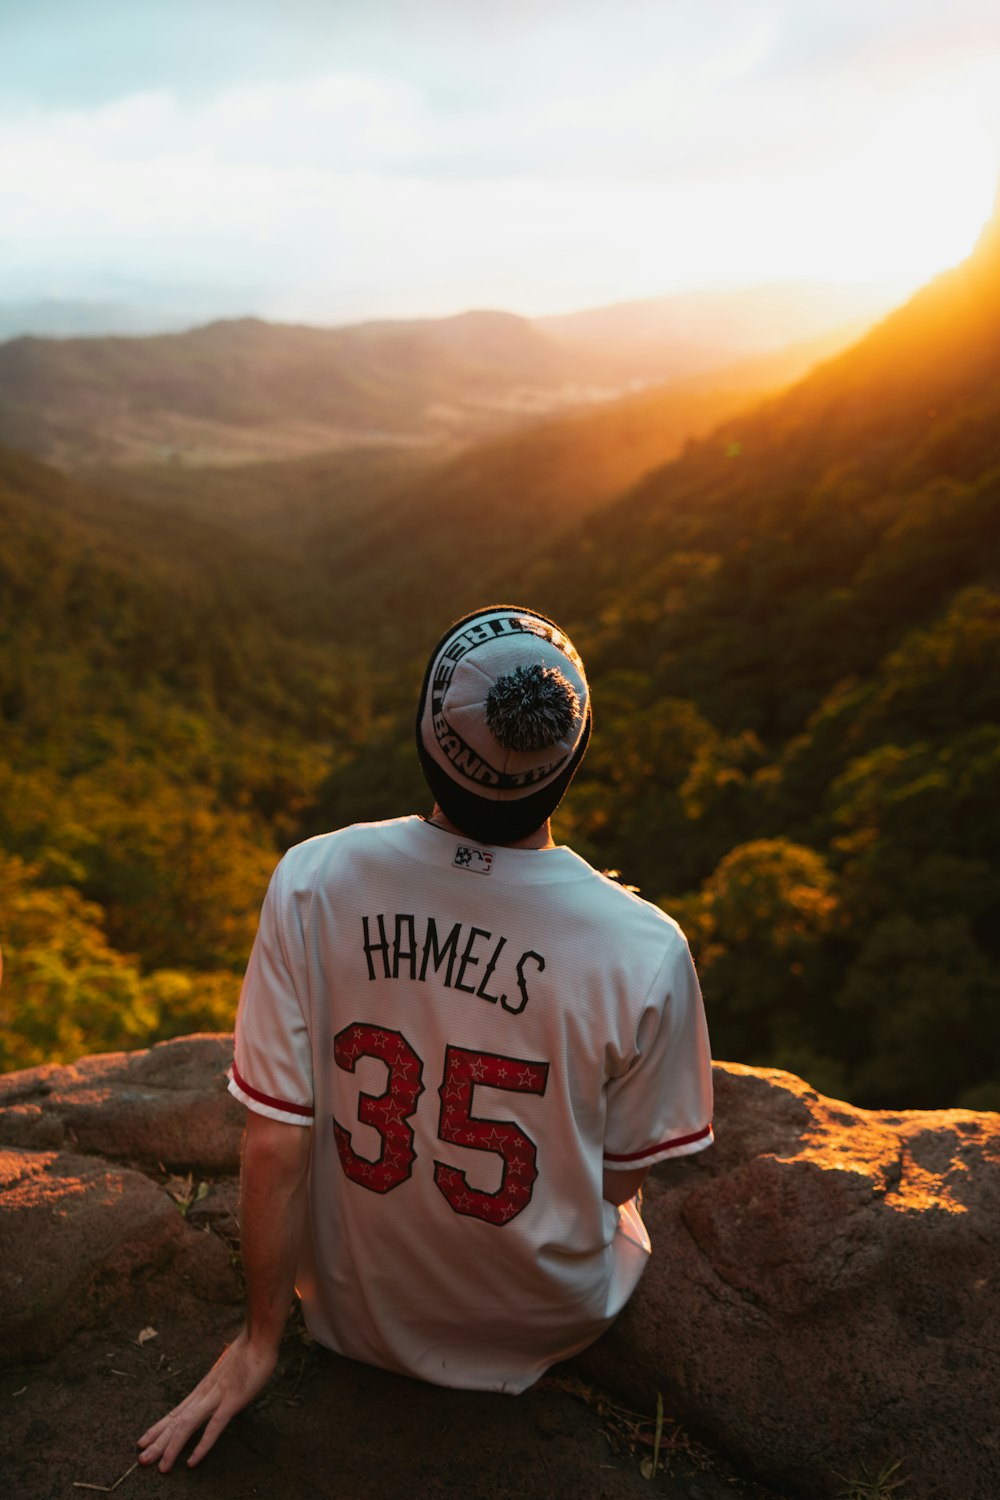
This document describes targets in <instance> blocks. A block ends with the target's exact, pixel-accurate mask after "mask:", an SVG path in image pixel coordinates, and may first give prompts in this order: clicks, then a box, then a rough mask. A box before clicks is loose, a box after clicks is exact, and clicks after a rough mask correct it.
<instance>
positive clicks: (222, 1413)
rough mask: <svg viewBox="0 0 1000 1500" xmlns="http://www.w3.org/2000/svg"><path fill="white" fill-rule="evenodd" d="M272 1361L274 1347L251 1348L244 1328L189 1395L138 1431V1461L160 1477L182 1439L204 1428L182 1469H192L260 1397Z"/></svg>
mask: <svg viewBox="0 0 1000 1500" xmlns="http://www.w3.org/2000/svg"><path fill="white" fill-rule="evenodd" d="M277 1359H278V1350H277V1346H275V1347H271V1346H269V1345H265V1346H263V1347H260V1346H255V1345H252V1344H251V1343H250V1340H249V1337H248V1335H247V1331H246V1329H245V1328H243V1329H241V1331H240V1333H239V1335H238V1336H237V1337H236V1338H235V1339H234V1340H233V1342H232V1343H231V1344H230V1345H229V1347H228V1349H226V1350H225V1351H224V1352H223V1354H222V1355H220V1357H219V1358H218V1359H217V1360H216V1362H215V1364H214V1365H213V1366H212V1368H211V1369H210V1370H209V1372H208V1374H207V1375H206V1376H205V1378H204V1380H201V1381H199V1382H198V1384H197V1385H196V1386H195V1388H194V1390H193V1391H192V1392H191V1394H190V1395H189V1396H185V1398H184V1400H183V1401H182V1402H181V1403H180V1405H179V1406H175V1407H174V1409H173V1411H170V1412H168V1413H167V1415H166V1416H165V1417H161V1419H160V1420H159V1422H156V1423H154V1425H153V1426H152V1427H150V1429H149V1431H148V1432H144V1433H143V1435H142V1437H141V1438H140V1439H139V1447H140V1448H141V1449H142V1452H141V1453H140V1455H139V1462H140V1463H141V1464H154V1463H156V1462H157V1461H158V1462H159V1466H160V1473H161V1474H166V1473H167V1472H168V1471H169V1470H170V1469H172V1468H173V1464H174V1459H175V1458H176V1457H177V1455H178V1454H179V1453H180V1451H181V1449H182V1448H183V1447H184V1444H185V1443H186V1442H187V1440H188V1438H189V1437H191V1435H192V1434H193V1433H194V1432H197V1430H198V1428H199V1427H201V1426H203V1425H204V1426H205V1431H204V1432H203V1433H202V1435H201V1440H200V1442H199V1443H198V1446H197V1447H196V1448H195V1450H194V1452H193V1453H192V1454H191V1457H190V1458H189V1459H188V1467H189V1468H194V1466H195V1464H196V1463H199V1462H200V1461H201V1459H203V1458H204V1456H205V1454H206V1453H207V1452H208V1450H209V1449H210V1448H211V1447H212V1445H213V1444H214V1442H215V1440H216V1438H217V1437H218V1436H219V1433H220V1432H221V1431H222V1430H223V1428H224V1427H226V1426H227V1425H228V1423H229V1421H230V1419H231V1418H232V1417H235V1415H236V1413H237V1412H238V1411H242V1410H243V1408H244V1406H247V1405H248V1404H249V1403H250V1402H251V1401H252V1400H253V1399H254V1397H255V1396H259V1395H260V1393H261V1391H262V1390H263V1389H264V1387H265V1385H266V1384H267V1382H268V1381H269V1380H270V1378H271V1374H272V1372H273V1370H274V1367H275V1364H276V1363H277ZM206 1424H207V1425H206Z"/></svg>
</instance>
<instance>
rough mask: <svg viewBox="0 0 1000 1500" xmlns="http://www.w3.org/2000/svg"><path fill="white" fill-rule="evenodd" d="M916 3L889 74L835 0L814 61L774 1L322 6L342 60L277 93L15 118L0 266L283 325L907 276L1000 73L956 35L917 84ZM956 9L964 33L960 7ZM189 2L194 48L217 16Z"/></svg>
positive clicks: (982, 142) (246, 92) (271, 87)
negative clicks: (254, 307)
mask: <svg viewBox="0 0 1000 1500" xmlns="http://www.w3.org/2000/svg"><path fill="white" fill-rule="evenodd" d="M297 3H298V6H299V12H300V13H302V14H307V13H309V12H310V6H309V5H308V4H306V3H305V0H297ZM913 4H914V12H915V15H916V19H917V22H919V25H917V26H916V30H915V32H914V33H913V34H911V33H909V32H907V33H906V36H907V39H908V41H909V44H910V45H909V47H908V49H907V48H906V47H903V46H902V43H900V47H899V50H900V52H901V54H903V58H904V63H903V64H902V65H901V66H900V69H899V71H898V72H894V71H892V69H891V68H889V66H888V63H887V62H886V61H885V59H886V57H887V56H888V54H887V50H886V49H887V46H888V43H887V39H886V37H885V36H884V35H883V34H882V33H881V32H879V30H878V27H877V26H873V25H872V24H870V23H868V22H865V25H864V26H862V20H861V18H862V9H861V8H860V7H859V6H857V5H854V4H851V3H847V4H843V5H839V4H838V5H837V6H833V5H830V4H826V3H818V4H817V6H816V7H815V12H814V14H815V16H816V26H817V27H818V34H819V37H820V40H821V42H824V43H828V44H829V45H828V48H827V49H826V50H825V51H824V48H823V47H822V46H819V47H818V46H817V44H816V40H815V35H814V33H813V32H811V31H807V30H805V29H803V25H802V23H801V20H799V19H796V18H798V17H801V14H802V12H801V10H796V9H794V7H793V8H790V7H789V5H788V3H787V0H782V3H779V0H772V3H770V4H763V3H762V4H758V5H753V6H746V5H743V4H737V3H735V0H717V3H712V4H708V3H702V0H699V3H698V4H697V5H693V4H690V3H689V0H679V3H678V5H677V6H676V7H675V6H664V5H660V4H652V3H645V0H631V3H626V4H623V5H622V6H621V7H616V8H614V17H613V18H611V19H609V17H610V15H611V11H612V8H611V7H607V6H598V5H593V4H589V3H585V0H580V3H579V5H578V6H576V7H573V6H570V5H568V4H562V3H560V4H558V5H552V4H550V5H548V6H528V5H527V4H523V5H514V6H513V7H504V8H503V10H502V13H501V12H499V11H496V10H495V9H493V8H491V10H490V14H489V16H487V15H486V14H485V12H484V13H482V14H480V13H479V12H476V13H475V20H474V23H473V22H470V23H468V24H466V25H465V26H464V27H463V25H461V24H459V23H460V20H461V17H462V16H463V15H466V14H467V13H468V12H467V8H466V7H464V6H459V5H457V0H456V3H453V0H448V3H445V0H435V3H434V4H431V5H430V8H429V9H428V10H422V9H421V8H420V7H419V6H416V7H410V6H407V5H406V4H404V3H403V0H396V3H394V4H392V5H389V4H381V5H376V6H375V7H374V9H373V10H372V11H370V12H369V10H368V9H367V8H366V9H365V10H364V16H365V17H366V18H367V19H366V20H365V21H364V24H363V25H362V24H361V23H359V25H358V29H357V30H356V32H351V31H350V28H349V27H348V26H347V24H346V22H345V20H344V14H345V13H344V12H343V11H342V10H340V11H338V7H337V6H336V5H335V4H332V5H331V6H329V7H327V8H326V10H325V11H324V12H323V13H324V14H325V15H327V16H330V15H333V16H334V19H336V20H337V23H338V25H339V27H340V31H339V33H338V35H339V36H340V38H341V40H342V43H343V45H342V46H341V47H340V53H341V54H342V56H341V57H340V59H339V62H338V65H337V66H335V67H331V66H329V65H325V66H324V63H325V62H326V57H325V53H324V55H323V56H320V57H319V58H318V60H317V61H316V62H315V63H314V65H313V67H312V68H311V69H309V70H307V71H304V72H301V71H300V72H299V73H297V74H296V76H294V77H292V76H279V74H280V67H278V64H279V63H281V58H280V57H279V58H278V59H277V62H276V70H277V71H276V72H275V73H274V74H267V73H266V72H265V73H264V74H263V75H260V74H258V75H257V76H253V77H245V78H237V79H230V80H228V81H227V82H226V83H225V85H224V86H219V87H216V88H213V89H211V90H207V91H202V92H197V91H196V92H194V93H188V92H184V91H183V90H182V89H178V88H175V87H172V86H169V87H168V86H161V87H156V88H148V89H145V90H143V91H139V92H132V93H128V94H125V95H123V96H121V97H115V98H112V99H108V100H106V101H105V102H103V103H101V104H98V105H95V106H90V105H88V106H86V107H84V106H77V107H73V108H67V107H62V108H58V109H51V108H43V107H41V106H39V105H35V106H33V107H31V108H26V107H24V106H15V105H14V104H12V103H10V102H9V101H8V104H7V106H6V109H5V111H4V112H0V184H2V189H0V192H2V202H0V270H3V271H5V272H9V271H10V268H12V267H14V266H17V265H20V266H21V267H22V268H24V267H25V266H31V267H34V268H35V271H36V272H37V277H38V278H39V288H38V289H39V290H42V291H44V290H45V287H44V286H43V285H42V282H43V281H44V280H45V279H46V278H48V283H49V284H50V285H51V283H52V281H53V279H54V278H55V277H56V274H57V272H58V273H59V275H60V278H61V281H60V284H61V285H65V274H66V271H67V267H72V268H74V270H75V272H76V273H78V274H79V275H81V276H83V275H84V274H85V273H87V274H90V275H92V276H96V275H97V273H98V272H99V271H103V272H108V271H109V270H114V271H117V272H119V273H125V272H129V273H131V274H133V275H135V274H140V273H141V274H142V275H144V276H146V277H147V278H149V279H152V280H154V281H155V280H159V281H162V282H166V281H174V282H177V281H180V280H189V281H190V280H197V281H200V282H203V281H205V280H211V279H213V278H216V279H219V280H220V281H225V282H226V283H229V282H230V281H231V280H232V279H233V277H237V276H238V278H239V281H240V283H241V284H254V285H257V286H259V287H262V288H269V289H270V290H269V291H268V292H266V294H262V300H261V302H260V303H259V305H258V310H260V311H263V312H272V313H273V312H275V311H282V312H284V313H286V314H288V315H291V314H294V315H296V316H301V317H309V316H313V317H320V316H329V317H349V316H355V315H357V316H361V315H363V314H365V313H368V312H371V311H375V310H378V311H398V312H404V311H442V310H452V309H456V310H457V309H458V308H459V307H461V306H465V305H469V304H470V303H478V304H480V305H482V304H484V303H488V304H491V305H500V306H511V307H516V308H523V309H530V310H539V311H540V310H544V309H547V308H552V309H555V308H557V307H566V306H574V305H584V304H586V303H588V302H596V301H599V300H610V299H612V298H618V297H623V296H630V295H645V294H650V293H654V292H657V291H661V290H666V289H668V288H669V287H671V286H677V285H694V284H699V283H707V282H709V281H719V280H727V281H730V282H733V281H738V280H743V281H750V280H754V279H763V278H767V277H768V276H773V277H779V276H786V275H795V274H799V275H808V274H816V275H824V276H826V275H836V274H838V271H839V273H840V274H842V275H843V276H845V277H864V276H865V275H868V276H871V277H875V276H883V275H887V274H891V273H892V271H893V269H895V271H896V274H897V275H898V276H899V277H901V278H903V279H904V280H906V279H909V280H910V281H911V282H912V283H915V281H916V280H917V279H919V277H920V275H921V274H927V273H929V271H930V270H932V269H934V268H935V267H936V266H937V265H941V264H944V263H946V262H947V260H948V259H957V258H958V256H959V255H960V254H961V253H963V251H964V249H966V248H967V247H968V244H969V243H971V240H972V239H973V238H974V235H975V231H976V229H977V228H978V223H979V220H980V218H981V217H985V214H986V212H987V211H988V208H989V203H990V200H991V198H992V192H993V186H994V179H995V174H996V171H997V166H998V165H1000V163H998V160H997V142H998V141H1000V56H998V54H997V53H993V52H990V51H989V50H988V49H987V50H983V49H977V48H976V47H975V46H974V45H973V42H974V37H973V33H972V31H971V30H969V29H968V27H967V28H966V30H965V31H962V37H963V42H962V45H961V46H959V45H958V44H957V43H956V44H955V45H954V47H953V48H952V49H951V50H950V51H948V50H947V49H945V48H942V50H941V52H940V54H939V66H938V67H937V68H936V69H933V68H932V67H931V63H932V61H933V51H932V49H931V47H930V42H931V40H932V39H933V37H934V36H937V35H939V33H940V29H941V23H940V21H939V19H938V20H935V17H934V15H932V14H931V12H930V10H929V8H928V7H927V5H926V3H925V0H913ZM955 6H956V7H957V15H958V20H959V21H961V22H962V24H963V25H965V24H966V23H968V26H971V20H970V17H972V16H973V14H974V13H978V9H979V7H977V5H976V4H974V3H973V0H955ZM888 8H889V9H893V10H895V0H889V4H888ZM322 9H323V7H320V10H322ZM146 10H147V7H145V5H142V6H140V7H139V11H138V12H137V14H140V13H145V12H146ZM181 11H182V12H183V14H184V15H185V16H187V18H188V21H190V18H191V16H192V15H193V14H194V12H192V11H190V8H189V7H187V6H186V5H182V6H181ZM351 13H352V14H357V15H361V14H362V12H360V11H358V12H353V11H352V12H351ZM205 14H206V20H205V27H206V35H205V37H204V39H203V48H205V47H207V48H209V49H210V48H211V46H212V45H213V42H214V41H217V40H218V39H217V37H216V34H215V32H214V31H213V30H212V26H213V18H215V20H217V19H218V16H219V15H220V14H221V12H220V11H219V9H218V6H217V5H214V4H208V6H207V10H206V13H205ZM230 14H231V12H230ZM250 14H251V16H252V17H257V18H258V19H259V16H260V14H261V10H260V7H259V6H256V7H255V6H251V8H250ZM274 14H277V12H276V11H275V12H274ZM864 14H865V15H867V14H868V12H867V11H865V12H864ZM935 14H936V13H935ZM679 16H680V17H681V18H682V21H683V24H680V22H679V21H678V17H679ZM372 17H374V19H372ZM388 17H391V18H392V19H393V20H394V22H395V23H397V29H396V30H395V31H393V34H392V37H391V38H389V39H387V38H386V37H385V36H384V35H382V33H380V31H379V26H380V25H381V26H382V27H383V31H384V24H385V22H386V19H387V18H388ZM421 17H423V21H421ZM484 28H485V29H484ZM959 30H961V26H960V27H959ZM267 34H269V33H267V32H266V28H265V30H263V31H261V32H260V35H259V36H258V42H260V39H261V37H266V35H267ZM324 35H326V33H324ZM380 36H381V38H382V39H381V42H380V41H379V37H380ZM415 39H416V41H417V42H418V43H419V45H416V46H415V47H414V48H413V49H412V50H408V48H409V43H410V42H411V41H414V40H415ZM245 40H246V38H245V37H244V41H245ZM261 45H262V43H261ZM296 48H297V49H298V51H297V52H296V56H298V55H299V53H300V52H301V38H299V39H298V40H297V42H296ZM235 50H236V52H237V53H239V52H240V48H239V47H237V48H236V49H235ZM327 50H328V49H327ZM404 53H405V61H400V60H399V59H400V58H402V57H403V54H404ZM873 58H878V59H882V62H881V63H880V64H879V65H878V66H876V65H875V63H874V62H873V61H872V59H873ZM285 61H286V62H287V58H286V59H285ZM394 63H395V65H392V64H394ZM348 64H350V65H348ZM377 64H380V65H377ZM980 205H981V207H980ZM977 214H978V215H979V217H978V218H977ZM949 236H950V238H949ZM921 256H922V257H923V259H921ZM22 280H23V278H22ZM265 304H266V305H265Z"/></svg>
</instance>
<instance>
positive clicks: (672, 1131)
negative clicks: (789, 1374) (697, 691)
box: [230, 817, 712, 1391]
mask: <svg viewBox="0 0 1000 1500" xmlns="http://www.w3.org/2000/svg"><path fill="white" fill-rule="evenodd" d="M230 1089H231V1091H232V1092H233V1093H234V1094H235V1095H236V1097H237V1098H238V1099H241V1100H242V1101H243V1103H244V1104H246V1105H247V1106H248V1107H249V1108H250V1109H253V1110H257V1111H259V1112H260V1113H261V1114H264V1115H267V1116H269V1117H270V1118H272V1119H275V1120H285V1121H289V1122H291V1123H293V1124H300V1125H309V1124H311V1125H313V1126H314V1137H313V1155H312V1162H311V1167H310V1178H309V1183H310V1186H309V1192H310V1215H309V1232H308V1233H307V1236H306V1241H307V1243H306V1245H305V1247H304V1251H303V1256H302V1263H301V1265H300V1267H299V1274H298V1277H297V1289H298V1291H299V1295H300V1297H301V1299H302V1305H303V1311H304V1315H305V1320H306V1324H307V1326H308V1328H309V1330H310V1332H311V1333H312V1334H313V1335H314V1337H315V1338H317V1339H318V1340H319V1341H320V1342H321V1343H323V1344H326V1345H328V1346H329V1347H330V1348H331V1349H335V1350H337V1351H339V1352H340V1353H342V1354H345V1355H349V1356H350V1357H351V1358H353V1359H359V1360H363V1361H365V1362H366V1363H368V1364H373V1365H379V1366H382V1367H383V1368H386V1369H391V1370H397V1371H401V1372H402V1373H404V1374H408V1375H415V1376H417V1377H419V1378H420V1379H423V1380H428V1381H433V1382H435V1383H437V1384H440V1385H451V1386H464V1387H470V1388H479V1389H485V1390H498V1391H519V1390H523V1389H524V1388H525V1387H526V1386H528V1385H530V1384H531V1383H532V1382H533V1381H534V1380H536V1379H537V1378H538V1377H539V1375H541V1373H542V1372H543V1371H544V1370H545V1369H546V1368H547V1367H548V1366H549V1365H550V1364H553V1363H554V1362H555V1361H557V1360H560V1359H563V1358H566V1357H568V1356H569V1355H571V1354H573V1353H575V1352H577V1351H578V1350H579V1349H582V1348H584V1347H585V1346H586V1345H587V1344H589V1343H590V1342H591V1341H592V1340H593V1339H595V1338H596V1337H597V1336H598V1335H599V1334H600V1333H602V1332H603V1331H604V1329H605V1328H606V1327H607V1326H608V1324H609V1323H610V1322H611V1321H612V1319H613V1318H614V1317H615V1316H616V1314H617V1313H618V1312H619V1311H620V1310H621V1308H622V1307H623V1306H624V1304H625V1302H626V1300H627V1299H628V1297H629V1295H630V1294H631V1292H632V1290H633V1288H634V1287H635V1284H636V1282H637V1281H638V1279H639V1276H640V1275H641V1272H642V1270H643V1267H644V1265H645V1262H646V1258H647V1256H648V1254H649V1240H648V1237H647V1236H646V1232H645V1228H644V1226H643V1224H642V1220H641V1219H640V1217H639V1214H638V1210H637V1208H636V1206H635V1204H634V1203H632V1204H629V1205H626V1206H625V1207H624V1208H622V1209H618V1208H615V1207H614V1206H613V1205H612V1204H610V1203H608V1202H606V1201H605V1200H604V1198H603V1197H602V1193H601V1182H602V1173H603V1169H604V1168H605V1167H606V1166H609V1167H611V1168H615V1167H618V1168H620V1169H631V1168H635V1167H640V1166H648V1165H651V1164H652V1163H654V1162H658V1161H663V1160H665V1159H666V1158H668V1157H673V1156H682V1155H685V1154H687V1153H689V1152H693V1151H698V1150H700V1149H701V1148H702V1147H704V1146H707V1145H709V1144H710V1142H711V1140H712V1127H711V1103H712V1095H711V1089H712V1085H711V1065H710V1060H709V1051H708V1038H707V1033H706V1028H705V1018H704V1012H703V1008H702V1003H701V994H700V991H699V988H698V981H697V978H696V976H695V972H694V967H693V965H692V962H691V958H690V954H689V952H688V948H687V944H686V942H685V940H684V936H683V934H682V933H681V931H680V929H679V928H678V927H677V925H676V923H674V922H673V921H671V919H670V918H669V917H667V916H666V915H665V914H664V913H663V912H662V911H660V910H659V909H658V908H656V907H654V906H651V905H650V904H649V903H648V902H646V901H642V900H640V899H639V898H638V897H637V896H634V895H632V894H631V893H630V892H628V891H626V890H624V889H623V888H622V887H621V886H619V885H617V884H615V883H614V882H613V881H610V880H608V879H607V878H606V877H604V876H602V875H599V874H598V873H597V872H596V871H595V870H593V869H592V868H591V867H590V865H588V864H587V863H586V861H585V860H583V859H581V858H580V857H579V856H578V855H576V854H574V853H573V851H572V850H570V849H568V848H564V847H563V848H555V849H542V850H537V849H509V848H477V847H475V846H474V845H472V844H471V843H470V842H469V841H468V840H467V839H465V838H464V837H462V836H457V835H454V834H450V833H447V832H445V831H444V830H442V829H440V828H438V827H436V826H434V825H433V824H430V823H426V822H425V821H424V820H423V819H421V818H416V817H413V818H401V819H398V820H394V821H391V822H386V823H372V824H357V825H355V826H353V827H350V828H345V829H342V830H340V831H339V832H337V833H331V834H326V835H323V836H322V837H319V838H315V839H311V840H309V841H308V842H307V843H305V844H300V845H299V846H298V847H296V848H294V849H292V850H290V851H289V853H288V854H286V855H285V857H284V859H283V860H282V861H281V863H280V865H279V866H278V868H277V870H276V871H275V874H274V877H273V879H272V882H271V886H270V890H269V891H268V895H267V899H266V900H265V903H264V907H263V911H262V913H261V920H260V928H259V931H258V934H257V940H256V942H255V944H254V949H253V954H252V956H251V959H250V965H249V968H248V970H247V976H246V981H245V983H244V987H243V994H242V998H241V1000H240V1008H239V1014H238V1017H237V1025H236V1050H235V1060H234V1066H233V1070H232V1074H231V1082H230Z"/></svg>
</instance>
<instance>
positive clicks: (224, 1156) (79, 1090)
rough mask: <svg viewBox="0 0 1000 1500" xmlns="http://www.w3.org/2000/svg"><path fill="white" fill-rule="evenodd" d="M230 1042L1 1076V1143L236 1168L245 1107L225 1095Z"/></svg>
mask: <svg viewBox="0 0 1000 1500" xmlns="http://www.w3.org/2000/svg"><path fill="white" fill-rule="evenodd" d="M232 1057H233V1039H232V1037H231V1036H229V1035H203V1036H189V1037H180V1038H178V1039H177V1040H175V1041H170V1042H160V1043H159V1044H158V1045H157V1046H155V1047H150V1048H148V1049H147V1050H146V1051H143V1052H111V1053H107V1054H104V1055H102V1056H97V1057H83V1058H81V1059H80V1060H79V1062H76V1063H73V1064H71V1065H70V1066H69V1067H58V1066H55V1065H52V1064H49V1065H46V1066H43V1067H40V1068H27V1069H25V1070H24V1071H23V1072H19V1073H7V1074H3V1075H0V1145H5V1146H22V1147H28V1148H29V1149H32V1150H36V1151H46V1150H49V1151H51V1150H63V1149H66V1148H69V1149H71V1150H74V1151H82V1152H85V1153H93V1154H94V1155H97V1156H101V1157H104V1158H106V1159H108V1160H110V1161H120V1162H130V1163H132V1162H134V1163H140V1164H143V1165H146V1166H152V1167H155V1166H157V1165H161V1166H163V1167H166V1168H169V1169H176V1170H181V1171H185V1172H187V1171H193V1172H206V1173H231V1172H235V1171H237V1170H238V1165H239V1150H240V1138H241V1136H242V1133H243V1120H244V1109H243V1106H242V1105H241V1104H239V1103H238V1102H237V1101H236V1100H235V1099H234V1098H233V1097H232V1095H231V1094H229V1093H228V1092H227V1089H226V1070H227V1068H228V1067H229V1065H230V1063H231V1062H232Z"/></svg>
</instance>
